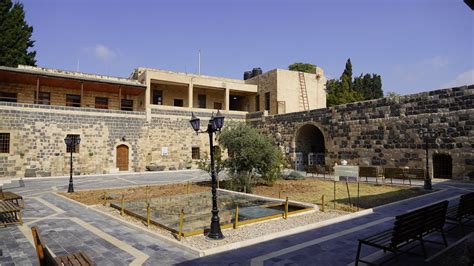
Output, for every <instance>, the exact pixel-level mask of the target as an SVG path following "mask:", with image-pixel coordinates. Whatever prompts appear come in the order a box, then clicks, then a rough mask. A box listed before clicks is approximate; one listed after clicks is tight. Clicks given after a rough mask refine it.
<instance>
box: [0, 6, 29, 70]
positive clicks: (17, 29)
mask: <svg viewBox="0 0 474 266" xmlns="http://www.w3.org/2000/svg"><path fill="white" fill-rule="evenodd" d="M32 32H33V27H31V26H29V25H28V24H27V23H26V21H25V11H24V10H23V5H22V4H20V3H18V2H17V3H15V4H12V1H11V0H0V36H2V37H1V38H0V65H2V66H10V67H17V66H18V65H19V64H22V65H32V66H35V65H36V59H35V56H36V51H28V49H30V48H33V45H34V41H33V40H31V34H32Z"/></svg>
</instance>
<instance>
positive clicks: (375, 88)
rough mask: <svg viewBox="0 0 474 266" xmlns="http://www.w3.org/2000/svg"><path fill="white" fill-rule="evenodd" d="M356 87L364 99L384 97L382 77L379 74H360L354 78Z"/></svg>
mask: <svg viewBox="0 0 474 266" xmlns="http://www.w3.org/2000/svg"><path fill="white" fill-rule="evenodd" d="M353 85H354V89H355V90H356V91H358V92H359V93H360V94H361V95H362V97H363V99H364V100H372V99H379V98H382V97H383V91H382V78H381V77H380V75H377V74H365V75H362V74H360V76H359V77H356V78H354V82H353Z"/></svg>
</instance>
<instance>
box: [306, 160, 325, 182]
mask: <svg viewBox="0 0 474 266" xmlns="http://www.w3.org/2000/svg"><path fill="white" fill-rule="evenodd" d="M329 169H330V167H329V166H327V165H321V164H314V165H308V166H306V176H308V174H311V176H313V175H314V174H316V175H323V178H324V179H326V174H330V170H329Z"/></svg>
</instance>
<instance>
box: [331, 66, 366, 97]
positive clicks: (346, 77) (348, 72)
mask: <svg viewBox="0 0 474 266" xmlns="http://www.w3.org/2000/svg"><path fill="white" fill-rule="evenodd" d="M326 91H327V97H326V105H327V106H334V105H339V104H346V103H351V102H357V101H360V100H362V99H363V97H362V95H361V94H360V93H359V92H358V91H356V90H354V88H353V84H352V63H351V59H350V58H349V59H347V62H346V67H345V68H344V71H343V72H342V74H341V77H340V78H339V80H336V79H332V80H328V81H327V83H326Z"/></svg>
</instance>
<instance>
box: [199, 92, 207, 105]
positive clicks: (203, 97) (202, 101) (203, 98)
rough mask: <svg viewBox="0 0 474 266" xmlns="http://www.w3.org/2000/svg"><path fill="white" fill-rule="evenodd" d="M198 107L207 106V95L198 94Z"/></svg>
mask: <svg viewBox="0 0 474 266" xmlns="http://www.w3.org/2000/svg"><path fill="white" fill-rule="evenodd" d="M198 108H206V95H204V94H198Z"/></svg>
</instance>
